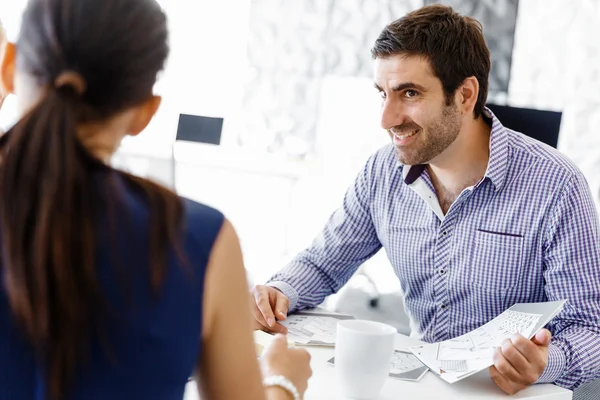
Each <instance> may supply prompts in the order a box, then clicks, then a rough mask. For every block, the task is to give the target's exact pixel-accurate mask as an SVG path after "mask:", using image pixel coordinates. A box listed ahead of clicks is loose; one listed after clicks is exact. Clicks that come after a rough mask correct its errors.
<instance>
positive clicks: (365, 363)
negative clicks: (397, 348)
mask: <svg viewBox="0 0 600 400" xmlns="http://www.w3.org/2000/svg"><path fill="white" fill-rule="evenodd" d="M395 335H396V328H394V327H393V326H390V325H386V324H382V323H380V322H373V321H363V320H345V321H340V322H339V323H338V326H337V337H336V342H335V370H336V378H337V382H338V385H339V387H340V389H341V391H342V394H343V395H344V396H346V397H350V398H353V399H375V398H377V396H378V395H379V393H380V392H381V389H382V388H383V385H384V383H385V381H386V379H387V377H388V374H389V372H390V363H391V359H392V353H393V352H394V338H395Z"/></svg>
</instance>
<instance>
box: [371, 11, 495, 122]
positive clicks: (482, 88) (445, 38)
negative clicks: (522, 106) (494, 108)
mask: <svg viewBox="0 0 600 400" xmlns="http://www.w3.org/2000/svg"><path fill="white" fill-rule="evenodd" d="M371 55H372V56H373V58H386V57H391V56H395V55H407V56H420V57H425V58H426V59H427V60H428V61H429V62H430V64H431V67H432V69H433V72H434V74H435V75H436V76H437V77H438V78H439V79H440V81H442V86H443V88H444V94H445V96H446V102H447V104H450V102H451V101H452V97H453V96H454V93H455V92H456V89H458V87H459V86H460V85H461V84H462V83H463V82H464V81H465V79H467V78H469V77H471V76H474V77H475V78H476V79H477V82H479V95H478V97H477V103H476V104H475V108H474V110H473V116H474V117H475V118H476V119H477V118H479V116H480V115H481V114H482V113H483V110H484V107H485V102H486V99H487V95H488V77H489V74H490V67H491V60H490V51H489V49H488V47H487V45H486V44H485V38H484V37H483V27H482V26H481V23H480V22H479V21H477V20H475V19H473V18H471V17H466V16H462V15H460V14H458V13H457V12H455V11H454V10H453V9H452V8H450V7H448V6H443V5H440V4H434V5H430V6H425V7H422V8H419V9H418V10H415V11H413V12H411V13H408V14H406V15H405V16H404V17H402V18H400V19H398V20H396V21H394V22H392V23H390V24H389V25H387V26H386V27H385V28H384V29H383V31H382V32H381V34H380V35H379V37H378V38H377V40H376V41H375V44H374V45H373V48H372V49H371Z"/></svg>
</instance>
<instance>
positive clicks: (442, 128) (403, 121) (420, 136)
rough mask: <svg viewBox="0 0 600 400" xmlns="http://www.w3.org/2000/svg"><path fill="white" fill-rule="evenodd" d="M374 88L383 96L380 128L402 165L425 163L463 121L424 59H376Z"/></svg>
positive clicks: (446, 143) (450, 140)
mask: <svg viewBox="0 0 600 400" xmlns="http://www.w3.org/2000/svg"><path fill="white" fill-rule="evenodd" d="M375 88H376V89H377V90H379V92H380V93H381V97H382V99H383V100H382V108H381V127H382V128H383V129H385V130H387V131H388V133H389V135H390V138H391V139H392V141H393V143H394V145H395V146H396V152H397V155H398V159H399V160H400V162H401V163H402V164H404V165H417V164H426V163H429V162H431V161H432V160H434V159H435V158H436V157H437V156H439V155H440V154H441V153H442V152H443V151H444V150H446V148H448V146H450V144H452V142H454V140H455V139H456V137H457V136H458V133H459V132H460V129H461V126H462V121H461V115H460V112H459V110H458V108H457V106H456V104H455V102H454V98H452V99H451V102H450V104H447V101H446V97H445V95H444V90H443V87H442V82H441V81H440V80H439V79H438V78H437V77H436V76H435V75H434V74H433V70H432V69H431V66H430V64H429V61H427V60H426V59H425V58H422V57H417V56H405V55H396V56H391V57H388V58H377V59H376V60H375Z"/></svg>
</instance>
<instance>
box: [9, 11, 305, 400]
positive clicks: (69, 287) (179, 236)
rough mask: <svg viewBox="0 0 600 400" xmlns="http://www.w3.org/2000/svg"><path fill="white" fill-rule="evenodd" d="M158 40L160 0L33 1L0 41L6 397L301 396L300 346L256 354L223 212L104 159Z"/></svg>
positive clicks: (161, 54)
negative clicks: (11, 116)
mask: <svg viewBox="0 0 600 400" xmlns="http://www.w3.org/2000/svg"><path fill="white" fill-rule="evenodd" d="M167 53H168V46H167V24H166V20H165V15H164V14H163V12H162V11H161V9H160V7H159V6H158V5H157V3H156V2H155V1H154V0H101V1H100V0H30V1H29V4H28V7H27V9H26V11H25V13H24V15H23V22H22V27H21V32H20V36H19V38H18V40H17V42H16V44H12V43H9V44H7V45H6V46H5V50H4V55H3V59H2V63H1V64H0V78H1V83H2V93H5V91H6V92H11V93H14V94H15V95H16V98H17V100H18V104H19V110H20V113H21V118H20V120H19V122H18V123H17V124H16V125H15V126H14V127H13V128H11V129H10V130H9V131H8V132H6V134H5V135H4V136H2V137H1V138H0V245H1V248H0V279H1V283H2V285H1V286H0V400H14V399H18V400H42V399H47V400H66V399H74V400H79V399H81V400H83V399H85V400H93V399H115V400H118V399H127V400H130V399H157V400H163V399H164V400H171V399H178V400H180V399H182V397H183V393H184V388H185V385H186V382H187V378H188V377H189V376H191V375H192V374H195V375H196V376H197V380H198V382H199V387H201V388H202V389H201V390H202V394H203V396H204V397H203V398H205V399H207V400H215V399H223V400H225V399H226V400H231V399H250V400H251V399H289V400H291V399H295V398H296V399H297V398H299V397H300V396H301V395H302V394H303V392H304V390H305V389H306V385H307V380H308V378H309V376H310V367H309V356H308V353H306V352H305V351H303V350H298V349H288V348H287V345H286V341H285V339H283V338H281V337H280V338H278V339H277V340H275V341H274V342H273V345H272V346H271V348H270V349H269V350H268V351H267V353H266V354H265V355H264V356H263V357H262V363H263V364H262V377H264V378H265V380H266V382H268V385H266V386H264V385H263V384H262V382H261V371H260V367H259V365H258V362H257V361H256V355H255V350H254V345H253V342H252V334H251V328H250V321H251V319H250V308H249V302H248V294H247V283H246V280H245V276H244V269H243V264H242V257H241V251H240V246H239V241H238V239H237V237H236V234H235V232H234V229H233V228H232V226H231V224H230V223H229V222H228V221H227V220H226V219H224V217H223V215H222V214H221V213H219V212H218V211H217V210H215V209H212V208H210V207H207V206H204V205H202V204H198V203H194V202H192V201H189V200H185V199H182V198H179V197H178V196H176V195H175V194H174V193H172V192H171V191H169V190H168V189H166V188H163V187H161V186H159V185H157V184H155V183H152V182H150V181H147V180H145V179H141V178H137V177H134V176H132V175H129V174H126V173H123V172H121V171H118V170H115V169H113V168H111V167H110V159H111V156H112V155H113V153H114V152H115V151H116V149H117V148H118V146H119V144H120V142H121V140H122V139H123V138H124V137H125V136H127V135H136V134H138V133H139V132H141V131H142V130H143V129H144V128H145V127H146V125H147V124H148V122H149V121H150V120H151V118H152V116H153V115H154V113H155V111H156V110H157V108H158V106H159V104H160V98H159V97H157V96H155V95H153V93H152V88H153V86H154V83H155V80H156V77H157V74H158V73H159V72H160V71H161V70H162V68H163V65H164V63H165V60H166V57H167Z"/></svg>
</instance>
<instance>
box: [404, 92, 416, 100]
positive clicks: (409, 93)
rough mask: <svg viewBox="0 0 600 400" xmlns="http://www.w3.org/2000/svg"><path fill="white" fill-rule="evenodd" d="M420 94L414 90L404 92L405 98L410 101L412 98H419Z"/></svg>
mask: <svg viewBox="0 0 600 400" xmlns="http://www.w3.org/2000/svg"><path fill="white" fill-rule="evenodd" d="M418 94H419V93H417V92H416V91H414V90H407V91H406V92H404V96H406V97H408V98H409V99H410V98H413V97H417V96H418Z"/></svg>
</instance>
